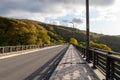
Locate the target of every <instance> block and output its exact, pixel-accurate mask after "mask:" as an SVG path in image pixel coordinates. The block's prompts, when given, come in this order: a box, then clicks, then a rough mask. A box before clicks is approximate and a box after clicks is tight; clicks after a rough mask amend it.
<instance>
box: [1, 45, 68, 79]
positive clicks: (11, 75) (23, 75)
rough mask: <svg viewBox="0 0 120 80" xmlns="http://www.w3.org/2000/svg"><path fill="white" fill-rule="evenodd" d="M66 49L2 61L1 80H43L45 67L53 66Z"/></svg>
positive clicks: (41, 51)
mask: <svg viewBox="0 0 120 80" xmlns="http://www.w3.org/2000/svg"><path fill="white" fill-rule="evenodd" d="M65 48H67V45H62V46H58V47H54V48H51V49H46V50H40V51H37V52H32V53H29V54H25V55H20V56H15V57H11V58H6V59H2V60H0V80H41V79H40V78H41V74H42V73H43V72H44V71H45V70H46V69H47V68H45V67H47V66H48V64H49V65H51V64H52V61H54V58H55V57H57V56H58V55H59V54H60V53H61V52H62V51H63V50H64V49H65ZM43 74H44V73H43ZM43 74H42V75H43Z"/></svg>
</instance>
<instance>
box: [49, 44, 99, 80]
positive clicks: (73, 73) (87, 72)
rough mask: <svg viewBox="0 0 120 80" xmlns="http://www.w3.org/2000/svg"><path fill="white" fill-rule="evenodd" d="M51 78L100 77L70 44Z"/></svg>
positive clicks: (85, 79)
mask: <svg viewBox="0 0 120 80" xmlns="http://www.w3.org/2000/svg"><path fill="white" fill-rule="evenodd" d="M50 80H99V78H98V77H97V75H96V74H95V73H94V72H93V71H92V69H91V68H90V67H89V66H88V65H87V63H86V61H84V60H83V59H82V57H80V56H79V55H78V53H77V51H76V49H75V48H74V47H73V46H72V45H70V47H69V48H68V50H67V52H66V54H65V55H64V57H63V59H62V60H61V61H60V63H59V64H58V66H57V68H56V69H55V71H54V72H53V74H52V76H51V77H50Z"/></svg>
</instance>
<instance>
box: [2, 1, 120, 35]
mask: <svg viewBox="0 0 120 80" xmlns="http://www.w3.org/2000/svg"><path fill="white" fill-rule="evenodd" d="M89 1H90V31H92V32H96V33H102V34H109V35H120V15H119V13H120V9H119V8H120V0H89ZM0 16H5V17H13V18H22V19H32V20H37V21H41V22H46V23H52V24H57V25H65V26H69V27H72V26H73V24H71V23H69V22H73V23H74V25H75V27H76V28H79V29H82V30H85V29H86V28H85V0H0Z"/></svg>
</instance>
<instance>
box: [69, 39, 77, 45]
mask: <svg viewBox="0 0 120 80" xmlns="http://www.w3.org/2000/svg"><path fill="white" fill-rule="evenodd" d="M70 43H71V44H75V45H78V41H77V40H76V39H75V38H70Z"/></svg>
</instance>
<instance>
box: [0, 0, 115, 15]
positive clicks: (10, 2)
mask: <svg viewBox="0 0 120 80" xmlns="http://www.w3.org/2000/svg"><path fill="white" fill-rule="evenodd" d="M113 2H114V0H90V4H91V5H99V6H107V5H111V4H113ZM80 5H85V0H1V1H0V15H3V14H4V13H5V14H6V13H7V14H9V12H10V11H16V10H17V11H23V12H24V11H25V12H30V13H42V14H49V13H52V14H57V13H62V10H63V9H65V10H66V11H67V10H68V8H69V9H72V8H73V7H74V6H80ZM5 14H4V15H5Z"/></svg>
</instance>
